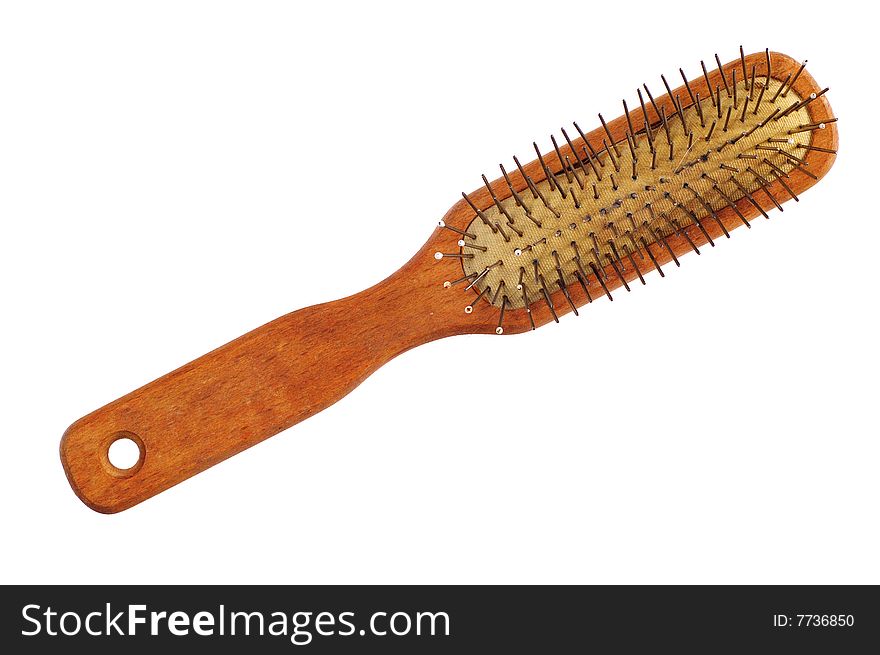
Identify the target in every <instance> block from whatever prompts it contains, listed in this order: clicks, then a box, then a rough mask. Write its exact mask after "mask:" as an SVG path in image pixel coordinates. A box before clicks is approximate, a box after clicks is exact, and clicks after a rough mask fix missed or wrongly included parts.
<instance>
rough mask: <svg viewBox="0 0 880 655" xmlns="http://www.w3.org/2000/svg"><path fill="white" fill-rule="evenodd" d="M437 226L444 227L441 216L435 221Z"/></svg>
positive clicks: (444, 223) (444, 222)
mask: <svg viewBox="0 0 880 655" xmlns="http://www.w3.org/2000/svg"><path fill="white" fill-rule="evenodd" d="M437 227H446V221H444V220H443V219H442V218H441V219H440V220H439V221H437Z"/></svg>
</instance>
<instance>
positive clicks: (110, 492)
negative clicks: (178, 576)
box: [61, 53, 837, 513]
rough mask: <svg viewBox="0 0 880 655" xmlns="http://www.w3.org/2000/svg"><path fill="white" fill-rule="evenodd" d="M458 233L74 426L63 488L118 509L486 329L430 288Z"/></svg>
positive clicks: (485, 320) (742, 206)
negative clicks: (112, 455)
mask: <svg viewBox="0 0 880 655" xmlns="http://www.w3.org/2000/svg"><path fill="white" fill-rule="evenodd" d="M772 58H773V76H774V78H776V79H779V80H784V79H785V78H786V77H787V76H788V75H789V74H793V73H794V72H795V71H796V70H797V69H798V68H799V66H800V64H799V63H798V62H796V61H794V60H793V59H791V58H789V57H787V56H785V55H782V54H780V53H772ZM745 61H746V65H747V66H748V67H751V65H752V64H753V63H755V64H757V65H758V69H759V70H763V67H764V63H763V62H764V61H765V55H764V53H757V54H754V55H750V56H748V57H746V60H745ZM738 66H741V62H740V60H739V59H736V60H734V61H732V62H730V63H729V64H727V65H725V67H724V71H725V73H726V74H727V75H728V76H729V74H730V71H731V70H732V69H733V68H735V67H738ZM709 83H710V84H711V85H712V86H713V87H714V85H715V84H720V83H721V79H720V73H719V72H718V71H717V70H716V71H714V72H712V73H710V74H709ZM722 88H723V87H722ZM794 90H795V91H796V92H797V93H798V95H800V96H802V97H806V96H808V95H809V94H810V93H811V92H817V93H818V92H819V91H820V90H821V89H820V87H818V86H817V85H816V83H815V81H814V80H813V78H812V77H811V76H810V75H809V73H807V72H806V71H804V72H803V73H802V74H801V75H800V76H799V77H798V79H797V82H796V84H795V87H794ZM690 91H691V92H693V93H694V94H696V93H699V94H700V96H701V97H703V98H706V97H707V94H708V92H709V91H708V86H707V84H706V79H705V78H704V77H703V76H699V77H697V78H695V79H694V80H693V81H691V82H690ZM687 93H688V92H687V90H686V89H685V87H684V86H682V87H679V89H676V90H675V91H673V94H678V95H681V96H682V97H684V96H685V95H686V94H687ZM655 100H656V102H657V106H658V107H659V108H661V109H662V108H665V110H666V112H667V113H669V114H670V115H671V114H672V113H673V112H674V110H675V108H674V103H673V100H672V99H671V98H670V97H668V96H663V97H659V98H656V99H655ZM808 110H809V114H810V117H811V119H812V120H813V121H814V122H821V121H825V120H827V119H828V118H830V117H831V116H832V113H831V108H830V106H829V104H828V101H827V99H826V98H825V97H824V96H823V97H821V98H819V99H817V100H816V101H815V102H813V103H811V104H810V105H808ZM648 111H649V112H650V111H653V109H651V108H649V110H648ZM630 120H631V122H632V123H633V124H635V126H636V129H638V128H639V127H640V126H641V125H642V124H643V122H644V121H643V117H642V115H641V109H640V108H639V109H638V110H633V111H631V112H630ZM626 129H627V117H626V116H621V117H619V118H617V119H615V120H613V121H609V122H608V130H609V131H610V133H611V135H612V136H613V138H614V140H615V141H621V140H623V139H624V138H625V137H624V133H625V131H626ZM586 138H587V140H588V141H589V143H590V144H591V145H592V146H593V147H594V148H595V149H597V150H598V149H601V147H602V139H603V138H605V139H607V134H606V132H605V130H604V129H603V128H602V127H601V126H600V127H598V128H597V129H595V130H593V131H592V132H590V133H589V134H587V135H586ZM572 143H573V145H574V147H575V149H578V148H580V147H581V146H582V145H583V141H582V139H580V138H578V139H575V140H573V142H572ZM813 144H814V145H816V146H819V147H821V148H825V149H832V150H836V149H837V128H836V124H834V123H831V124H829V125H828V128H827V129H824V130H817V131H815V132H814V133H813ZM560 151H561V154H562V156H563V157H565V156H571V157H572V159H574V158H575V156H574V155H572V152H571V149H570V148H569V146H568V145H567V144H565V145H561V146H560ZM804 159H805V160H806V161H807V162H808V165H809V170H810V171H811V172H812V173H813V174H814V175H815V176H816V177H817V178H820V179H821V178H822V176H824V174H825V173H826V172H827V171H828V169H829V168H830V167H831V165H832V163H833V161H834V155H833V154H829V153H824V152H820V151H808V152H807V153H806V155H805V156H804ZM524 169H525V172H526V174H527V175H529V176H531V177H533V178H534V179H535V180H540V179H543V178H544V171H543V169H542V167H541V164H540V162H538V161H534V162H532V163H530V164H528V165H526V166H524ZM509 175H510V179H511V182H512V183H513V185H514V187H515V188H516V189H517V191H519V192H523V191H524V190H525V188H526V182H525V180H524V178H523V177H522V174H521V173H520V172H519V171H518V170H514V171H512V172H510V174H509ZM816 181H817V180H814V179H813V178H811V177H809V176H808V175H805V174H803V173H802V172H800V171H799V170H797V169H795V170H793V171H791V173H790V178H789V179H788V180H787V183H788V184H789V186H790V187H791V188H792V190H793V191H794V192H795V193H796V194H800V193H801V192H803V191H804V190H806V189H807V188H809V187H810V186H812V185H813V184H815V183H816ZM491 187H492V190H493V191H494V192H495V194H496V195H497V196H498V198H500V199H505V198H507V197H509V196H510V195H511V193H510V190H509V188H508V186H507V183H506V182H505V181H504V180H503V179H499V180H496V181H495V182H493V183H491ZM769 190H770V192H771V193H772V194H773V196H774V197H775V198H777V200H778V201H779V202H780V203H782V202H785V201H786V200H787V199H788V198H789V196H788V193H787V192H786V191H785V190H784V189H783V188H782V186H781V185H780V184H779V183H778V182H775V181H774V182H773V183H772V184H771V185H770V187H769ZM470 198H471V200H472V201H473V202H474V203H475V204H476V205H477V207H479V208H480V209H481V210H488V208H489V207H490V206H491V205H492V204H493V200H492V197H491V195H490V194H489V191H488V190H487V189H485V188H482V189H478V190H477V191H475V192H474V193H472V194H470ZM756 200H758V202H759V203H761V204H762V206H763V207H764V208H765V209H767V210H769V209H771V208H772V207H773V205H772V203H771V201H770V200H769V198H766V197H763V194H759V195H758V196H756ZM736 205H737V207H738V209H739V211H740V212H741V213H742V214H744V215H745V216H746V217H748V218H752V217H754V216H755V215H757V214H758V211H757V209H755V208H754V207H753V206H752V205H751V204H750V203H749V202H748V201H746V200H740V201H738V202H737V203H736ZM717 213H718V216H719V218H720V219H721V221H722V222H723V223H724V225H725V227H726V228H727V230H729V231H732V230H733V229H735V228H736V227H739V226H740V225H741V224H742V223H741V221H740V219H739V217H738V216H737V215H736V213H735V212H734V211H733V210H732V209H730V208H725V209H723V210H719V211H718V212H717ZM473 217H474V212H473V210H472V209H471V208H470V207H469V206H468V205H467V204H466V203H465V201H464V200H461V201H459V202H458V203H456V204H455V205H454V206H453V207H452V208H451V209H450V210H449V212H447V214H446V216H444V218H443V220H444V221H445V222H446V224H447V225H450V226H453V227H456V228H458V229H461V230H464V229H466V228H467V226H468V224H469V223H470V221H471V220H472V219H473ZM706 228H707V230H708V231H709V232H710V234H711V236H712V237H713V238H715V237H717V236H720V234H721V232H722V230H721V227H720V226H719V225H717V224H716V223H714V222H707V223H706ZM458 238H459V235H457V234H455V233H454V232H452V231H450V230H445V229H440V228H438V229H437V230H435V231H434V233H433V234H432V235H431V237H430V238H429V239H428V242H427V243H426V244H425V246H424V247H423V248H422V249H421V250H420V251H419V252H418V253H417V254H416V255H415V256H414V257H413V258H412V259H411V260H410V261H409V262H408V263H407V264H406V265H404V266H403V268H401V269H400V270H399V271H398V272H396V273H395V274H394V275H392V276H391V277H389V278H388V279H386V280H384V281H383V282H380V283H379V284H377V285H376V286H374V287H371V288H370V289H367V290H365V291H363V292H361V293H359V294H356V295H354V296H350V297H348V298H344V299H342V300H337V301H334V302H329V303H325V304H322V305H316V306H313V307H309V308H306V309H302V310H299V311H296V312H293V313H291V314H288V315H286V316H283V317H281V318H279V319H277V320H275V321H272V322H271V323H268V324H266V325H264V326H262V327H260V328H257V329H256V330H254V331H253V332H250V333H248V334H246V335H244V336H242V337H240V338H239V339H236V340H235V341H232V342H231V343H229V344H227V345H225V346H222V347H221V348H218V349H217V350H214V351H213V352H211V353H208V354H207V355H204V356H203V357H201V358H199V359H197V360H195V361H193V362H191V363H189V364H187V365H185V366H183V367H181V368H179V369H177V370H176V371H174V372H172V373H169V374H168V375H166V376H164V377H162V378H160V379H158V380H155V381H154V382H151V383H149V384H147V385H146V386H144V387H141V388H140V389H137V390H136V391H133V392H132V393H130V394H128V395H126V396H124V397H122V398H120V399H118V400H116V401H114V402H112V403H110V404H109V405H106V406H105V407H102V408H101V409H99V410H97V411H95V412H93V413H91V414H89V415H88V416H85V417H83V418H81V419H80V420H78V421H76V422H75V423H74V424H73V425H71V426H70V428H68V430H67V431H66V432H65V434H64V437H63V438H62V442H61V459H62V462H63V464H64V469H65V472H66V473H67V477H68V479H69V481H70V484H71V486H72V487H73V489H74V491H75V492H76V493H77V494H78V495H79V497H80V498H81V499H82V500H83V502H85V503H86V504H87V505H88V506H89V507H91V508H93V509H95V510H97V511H99V512H108V513H109V512H118V511H121V510H124V509H126V508H128V507H131V506H132V505H135V504H137V503H139V502H141V501H143V500H145V499H147V498H149V497H150V496H153V495H155V494H157V493H159V492H161V491H163V490H165V489H167V488H169V487H171V486H173V485H175V484H177V483H178V482H181V481H182V480H185V479H186V478H188V477H190V476H192V475H195V474H196V473H198V472H200V471H203V470H205V469H206V468H208V467H210V466H213V465H214V464H216V463H218V462H220V461H222V460H224V459H226V458H228V457H231V456H232V455H235V454H236V453H238V452H241V451H242V450H244V449H245V448H248V447H250V446H252V445H254V444H256V443H258V442H260V441H262V440H264V439H266V438H268V437H271V436H273V435H274V434H277V433H278V432H280V431H282V430H284V429H286V428H288V427H290V426H292V425H294V424H296V423H298V422H300V421H302V420H304V419H306V418H308V417H309V416H312V415H314V414H316V413H317V412H319V411H321V410H323V409H324V408H326V407H328V406H329V405H331V404H333V403H334V402H336V401H337V400H339V399H340V398H342V397H343V396H345V395H346V394H347V393H349V392H350V391H351V390H352V389H354V388H355V387H356V386H357V385H358V384H360V382H362V381H363V380H364V379H365V378H366V377H367V376H369V375H370V374H371V373H372V372H374V371H375V370H376V369H378V368H379V367H380V366H382V365H383V364H385V363H386V362H388V361H389V360H391V359H392V358H393V357H396V356H397V355H399V354H400V353H402V352H405V351H406V350H409V349H410V348H413V347H415V346H418V345H420V344H424V343H427V342H429V341H432V340H434V339H439V338H442V337H446V336H451V335H456V334H466V333H494V332H495V328H496V325H497V321H498V312H497V309H496V308H492V307H490V306H489V305H488V304H487V303H485V302H484V303H482V304H480V303H476V305H475V309H474V312H473V313H472V314H465V313H464V311H463V307H464V306H465V305H466V304H467V303H468V302H471V301H473V298H475V296H476V294H475V293H474V292H473V291H468V292H463V291H462V289H463V287H464V286H465V285H461V287H453V288H451V289H444V288H443V281H444V280H455V279H457V278H459V277H461V276H462V268H461V264H460V262H459V260H457V259H451V258H450V259H442V260H440V261H437V260H435V259H434V253H435V252H438V251H439V252H446V253H453V252H457V251H458V246H457V241H458ZM692 238H693V240H694V241H695V242H696V243H697V245H702V243H704V241H705V237H703V236H702V235H701V234H699V233H693V234H692ZM667 242H668V243H669V246H670V247H671V248H672V250H673V252H674V253H675V255H676V256H678V257H681V256H683V255H685V254H686V253H687V252H690V246H689V244H688V243H687V241H686V240H685V239H683V238H680V237H674V236H673V237H670V238H668V239H667ZM652 254H653V256H654V257H655V258H656V259H657V261H658V262H659V263H660V264H661V265H662V264H664V263H666V262H667V261H671V256H670V255H669V253H668V252H667V251H666V250H665V248H656V249H653V250H652ZM644 261H645V262H646V263H645V266H646V268H644V269H642V270H641V273H643V274H647V273H648V272H650V270H651V268H649V267H650V266H651V264H650V260H648V259H646V260H644ZM636 275H637V273H636V271H635V270H632V269H631V268H630V269H629V270H628V271H627V273H626V276H625V277H626V278H627V281H631V279H633V278H635V277H636ZM606 283H607V284H608V286H609V288H610V289H612V290H613V289H614V288H616V287H617V286H619V285H620V281H619V280H618V279H617V277H616V275H614V274H613V272H612V271H610V268H609V279H608V280H607V282H606ZM592 284H595V285H597V286H596V288H591V289H590V292H591V294H592V295H593V297H594V298H598V297H601V296H602V295H603V292H602V290H601V288H600V287H598V282H593V283H592ZM569 292H570V294H571V296H572V298H573V300H574V302H575V304H576V305H582V304H584V303H585V302H586V297H585V295H584V294H583V291H582V290H581V289H579V288H578V286H577V285H573V286H571V287H569ZM468 299H470V300H468ZM552 299H553V302H554V306H555V311H556V313H557V314H558V315H560V316H561V315H563V314H565V313H567V312H569V311H571V308H570V306H569V303H568V301H567V299H566V298H565V296H564V295H563V293H562V291H557V292H556V293H555V294H553V296H552ZM532 318H533V319H534V321H535V324H536V325H538V326H540V325H543V324H544V323H547V322H548V321H551V320H553V317H552V314H551V312H550V310H549V308H547V307H546V304H543V303H536V304H535V305H534V306H533V311H532ZM530 328H531V324H530V321H529V317H528V314H527V313H526V312H525V310H523V309H511V310H508V312H507V313H506V315H505V319H504V329H505V333H506V334H512V333H516V332H522V331H525V330H528V329H530ZM120 437H128V438H131V439H133V440H134V441H135V442H136V443H137V444H138V445H139V447H140V449H141V458H140V460H139V461H138V463H137V464H136V465H135V466H134V467H132V468H131V469H128V470H126V471H122V470H120V469H117V468H115V467H114V466H113V465H112V464H110V462H109V460H108V456H107V452H108V448H109V446H110V444H111V443H112V442H113V441H114V440H115V439H117V438H120Z"/></svg>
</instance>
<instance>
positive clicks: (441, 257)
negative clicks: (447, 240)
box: [434, 252, 443, 260]
mask: <svg viewBox="0 0 880 655" xmlns="http://www.w3.org/2000/svg"><path fill="white" fill-rule="evenodd" d="M434 259H438V260H439V259H443V253H442V252H435V253H434Z"/></svg>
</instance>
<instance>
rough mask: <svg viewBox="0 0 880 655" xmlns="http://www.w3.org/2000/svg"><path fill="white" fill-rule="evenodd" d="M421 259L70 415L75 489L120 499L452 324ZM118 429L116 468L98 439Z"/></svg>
mask: <svg viewBox="0 0 880 655" xmlns="http://www.w3.org/2000/svg"><path fill="white" fill-rule="evenodd" d="M431 261H432V257H431V255H430V246H426V248H425V249H423V252H422V253H420V254H419V255H417V256H416V257H415V258H414V259H413V260H412V261H411V262H410V263H409V264H408V265H407V266H405V267H404V268H403V269H401V270H400V271H398V272H397V273H396V274H395V275H393V276H392V277H390V278H388V279H387V280H385V281H384V282H382V283H380V284H378V285H376V286H375V287H372V288H370V289H367V290H366V291H363V292H361V293H359V294H356V295H354V296H350V297H348V298H345V299H343V300H337V301H334V302H330V303H325V304H322V305H316V306H313V307H309V308H307V309H302V310H299V311H296V312H293V313H291V314H288V315H286V316H283V317H281V318H279V319H277V320H275V321H272V322H271V323H268V324H266V325H264V326H262V327H260V328H258V329H256V330H254V331H253V332H250V333H248V334H246V335H244V336H242V337H240V338H238V339H236V340H235V341H232V342H231V343H229V344H227V345H225V346H222V347H221V348H218V349H217V350H214V351H213V352H211V353H208V354H207V355H204V356H203V357H200V358H199V359H196V360H195V361H193V362H190V363H189V364H187V365H185V366H183V367H181V368H179V369H177V370H176V371H174V372H172V373H169V374H168V375H166V376H164V377H162V378H159V379H158V380H155V381H154V382H151V383H149V384H147V385H146V386H144V387H141V388H140V389H138V390H136V391H134V392H132V393H130V394H128V395H127V396H124V397H122V398H120V399H118V400H116V401H114V402H112V403H110V404H109V405H107V406H105V407H103V408H101V409H99V410H97V411H95V412H93V413H91V414H89V415H88V416H85V417H83V418H81V419H80V420H78V421H76V422H75V423H74V424H73V425H71V426H70V428H68V430H67V431H66V432H65V434H64V437H63V439H62V442H61V459H62V462H63V464H64V469H65V472H66V473H67V477H68V479H69V481H70V484H71V486H72V487H73V489H74V491H76V493H77V495H79V497H80V498H81V499H82V500H83V502H85V503H86V504H87V505H88V506H89V507H91V508H92V509H95V510H97V511H99V512H105V513H112V512H118V511H121V510H123V509H126V508H128V507H131V506H132V505H135V504H137V503H139V502H141V501H143V500H145V499H147V498H149V497H150V496H153V495H155V494H157V493H159V492H160V491H163V490H165V489H167V488H169V487H171V486H173V485H175V484H177V483H178V482H181V481H182V480H185V479H186V478H188V477H190V476H192V475H195V474H196V473H199V472H200V471H203V470H205V469H206V468H208V467H210V466H213V465H214V464H217V463H218V462H220V461H222V460H224V459H226V458H227V457H230V456H232V455H235V454H236V453H238V452H241V451H242V450H244V449H245V448H248V447H250V446H253V445H254V444H256V443H258V442H260V441H262V440H263V439H266V438H268V437H271V436H272V435H274V434H277V433H278V432H280V431H282V430H284V429H285V428H288V427H290V426H292V425H294V424H295V423H298V422H299V421H302V420H303V419H306V418H308V417H309V416H312V415H313V414H316V413H317V412H319V411H321V410H322V409H324V408H325V407H327V406H329V405H331V404H333V403H335V402H336V401H337V400H339V399H340V398H342V397H343V396H345V395H346V394H347V393H348V392H350V391H351V390H352V389H354V388H355V387H356V386H357V385H358V384H360V382H361V381H363V380H364V379H365V378H366V377H367V376H368V375H370V374H371V373H372V372H373V371H375V370H376V369H377V368H379V367H380V366H382V364H384V363H385V362H387V361H389V360H390V359H392V358H393V357H395V356H396V355H398V354H400V353H402V352H404V351H406V350H408V349H409V348H412V347H414V346H417V345H419V344H422V343H425V342H427V341H431V340H433V339H436V338H439V337H443V336H447V335H449V334H454V333H456V332H459V331H462V330H459V329H457V328H456V327H455V323H456V321H454V320H450V318H451V314H452V312H453V309H452V306H451V305H449V303H448V301H446V300H445V299H446V298H449V294H443V289H442V284H441V282H440V279H442V278H438V276H437V272H436V269H435V270H433V271H432V270H431V268H430V262H431ZM438 301H439V302H438ZM444 302H446V305H444ZM447 305H449V306H448V307H447ZM460 310H461V308H460V307H457V310H456V311H455V313H456V315H458V314H461V316H462V318H464V314H463V313H461V311H460ZM459 322H461V321H459ZM124 437H128V438H130V439H132V440H133V441H135V443H137V444H138V447H139V448H140V459H139V461H138V463H137V464H135V465H134V466H133V467H131V468H130V469H126V470H121V469H118V468H116V467H115V466H113V465H112V464H111V463H110V460H109V459H108V450H109V447H110V445H111V444H112V443H113V442H114V441H115V440H116V439H119V438H124Z"/></svg>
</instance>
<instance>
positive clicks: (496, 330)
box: [495, 327, 504, 334]
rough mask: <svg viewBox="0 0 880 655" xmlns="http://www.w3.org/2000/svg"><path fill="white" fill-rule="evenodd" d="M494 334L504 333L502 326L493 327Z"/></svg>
mask: <svg viewBox="0 0 880 655" xmlns="http://www.w3.org/2000/svg"><path fill="white" fill-rule="evenodd" d="M495 334H504V328H503V327H497V328H495Z"/></svg>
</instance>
